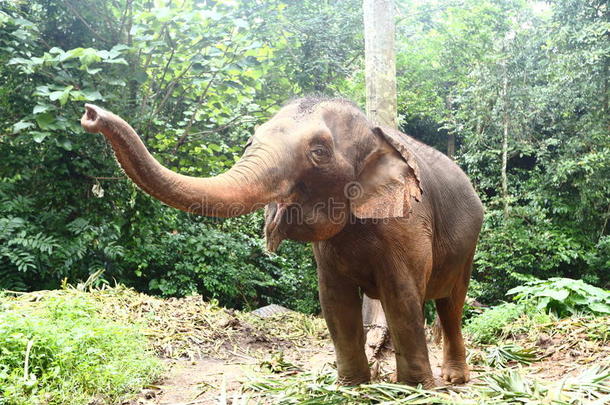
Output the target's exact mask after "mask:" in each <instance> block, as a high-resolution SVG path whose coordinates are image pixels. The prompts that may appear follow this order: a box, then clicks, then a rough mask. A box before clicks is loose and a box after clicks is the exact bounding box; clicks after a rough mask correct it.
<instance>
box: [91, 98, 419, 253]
mask: <svg viewBox="0 0 610 405" xmlns="http://www.w3.org/2000/svg"><path fill="white" fill-rule="evenodd" d="M86 109H87V111H86V112H85V114H84V115H83V118H82V120H81V123H82V125H83V127H84V128H85V129H86V130H87V131H89V132H102V133H103V134H104V135H105V136H106V138H107V139H108V140H109V141H110V143H111V145H112V147H113V149H114V151H115V154H116V156H117V159H118V161H119V162H120V164H121V166H122V167H123V169H124V170H125V172H126V173H127V175H128V176H129V177H130V178H131V179H132V180H133V181H134V182H135V183H136V184H137V185H138V186H139V187H140V188H142V189H143V190H144V191H146V192H147V193H149V194H151V195H152V196H153V197H156V198H158V199H160V200H161V201H163V202H165V203H166V204H168V205H171V206H173V207H176V208H179V209H182V210H185V211H189V212H194V213H198V214H202V215H208V216H220V217H231V216H237V215H241V214H245V213H248V212H251V211H253V210H255V209H257V208H262V207H263V206H265V205H266V209H265V219H266V221H265V222H266V225H265V236H266V239H267V246H268V248H269V249H270V250H275V249H276V248H277V246H278V245H279V243H280V242H281V241H282V240H283V239H286V238H288V239H294V240H300V241H319V240H325V239H329V238H331V237H333V236H334V235H336V234H337V233H339V232H340V231H341V230H342V229H343V227H344V226H345V224H346V222H347V221H348V220H350V218H353V217H357V218H391V217H401V216H407V215H408V213H409V210H410V200H411V197H414V198H416V199H418V198H419V197H420V195H421V188H420V184H419V183H420V182H419V170H418V167H417V163H416V161H415V158H414V157H413V155H412V154H411V153H410V152H409V150H408V149H407V148H406V147H405V146H404V143H403V142H402V141H401V140H400V136H401V135H400V134H399V133H398V132H396V131H392V130H388V129H385V128H384V129H382V128H380V127H375V126H373V125H371V123H370V122H369V121H368V120H367V119H366V117H365V116H364V114H362V112H361V111H360V110H359V109H358V108H357V107H356V106H355V105H354V104H352V103H351V102H349V101H346V100H341V99H317V98H305V99H298V100H295V101H293V102H291V103H289V104H287V105H286V106H285V107H283V108H282V109H281V110H280V111H279V112H278V113H277V114H276V115H275V116H274V117H273V118H272V119H270V120H269V121H268V122H266V123H265V124H263V125H261V126H260V127H259V128H258V129H257V130H256V132H255V134H254V136H252V137H251V138H250V140H249V141H248V143H247V145H246V151H245V153H244V155H243V157H242V158H241V159H240V161H239V162H238V163H236V164H235V165H234V166H233V167H232V168H231V169H230V170H229V171H227V172H226V173H223V174H221V175H219V176H216V177H212V178H194V177H188V176H183V175H180V174H177V173H175V172H172V171H171V170H169V169H166V168H165V167H163V166H161V165H160V164H159V163H158V162H157V161H156V160H155V159H154V158H153V157H152V156H151V155H150V154H149V153H148V151H147V150H146V148H145V147H144V144H143V143H142V142H141V141H140V138H139V137H138V136H137V135H136V133H135V132H134V130H133V129H132V128H131V127H130V126H129V125H128V124H127V123H126V122H125V121H123V120H122V119H121V118H119V117H117V116H116V115H114V114H112V113H110V112H108V111H105V110H103V109H101V108H99V107H95V106H92V105H87V106H86Z"/></svg>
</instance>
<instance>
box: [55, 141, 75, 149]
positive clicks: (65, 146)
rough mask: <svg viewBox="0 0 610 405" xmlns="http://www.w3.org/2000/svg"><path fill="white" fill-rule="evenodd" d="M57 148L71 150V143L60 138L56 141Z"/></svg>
mask: <svg viewBox="0 0 610 405" xmlns="http://www.w3.org/2000/svg"><path fill="white" fill-rule="evenodd" d="M56 143H57V146H59V147H60V148H63V149H65V150H72V142H71V141H70V140H69V139H67V138H60V139H57V140H56Z"/></svg>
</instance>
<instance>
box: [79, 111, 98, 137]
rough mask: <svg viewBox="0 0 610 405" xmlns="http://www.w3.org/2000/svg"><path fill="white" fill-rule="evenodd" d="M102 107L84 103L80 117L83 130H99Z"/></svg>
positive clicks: (93, 132) (96, 131) (95, 131)
mask: <svg viewBox="0 0 610 405" xmlns="http://www.w3.org/2000/svg"><path fill="white" fill-rule="evenodd" d="M102 111H103V110H102V109H101V108H100V107H98V106H96V105H93V104H85V113H84V114H83V116H82V117H81V119H80V124H81V126H82V127H83V128H84V129H85V131H87V132H90V133H92V134H95V133H98V132H100V131H101V113H102Z"/></svg>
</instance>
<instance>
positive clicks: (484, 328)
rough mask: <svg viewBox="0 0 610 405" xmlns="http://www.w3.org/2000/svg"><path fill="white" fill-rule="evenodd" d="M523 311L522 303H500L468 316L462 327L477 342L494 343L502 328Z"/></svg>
mask: <svg viewBox="0 0 610 405" xmlns="http://www.w3.org/2000/svg"><path fill="white" fill-rule="evenodd" d="M524 311H525V308H524V307H523V306H522V305H518V304H513V303H504V304H500V305H498V306H496V307H493V308H491V309H488V310H486V311H484V312H483V313H482V314H480V315H478V316H475V317H473V318H470V319H469V320H468V322H467V323H466V325H465V327H464V331H465V332H466V333H467V334H468V335H469V336H470V338H471V339H472V340H473V341H475V342H477V343H483V344H491V343H496V342H497V341H498V338H499V337H500V335H501V334H502V330H503V328H504V327H505V326H506V325H508V324H510V323H511V322H513V321H515V320H516V319H517V318H519V317H520V316H521V315H522V314H523V313H524Z"/></svg>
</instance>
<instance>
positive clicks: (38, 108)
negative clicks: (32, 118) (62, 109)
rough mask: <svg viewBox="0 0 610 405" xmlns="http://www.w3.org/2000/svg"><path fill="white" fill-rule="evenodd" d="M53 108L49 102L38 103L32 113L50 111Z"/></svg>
mask: <svg viewBox="0 0 610 405" xmlns="http://www.w3.org/2000/svg"><path fill="white" fill-rule="evenodd" d="M51 108H52V106H51V105H49V104H38V105H37V106H35V107H34V111H32V113H34V114H41V113H43V112H46V111H49V110H50V109H51Z"/></svg>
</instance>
